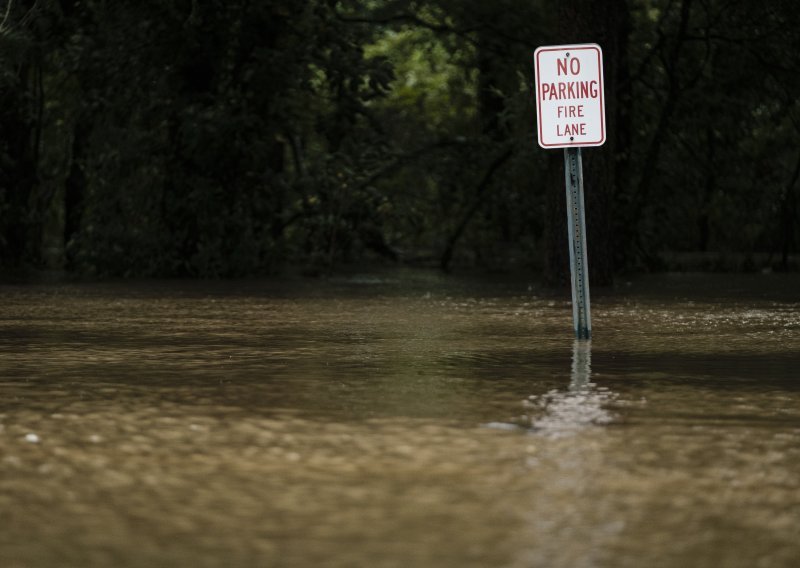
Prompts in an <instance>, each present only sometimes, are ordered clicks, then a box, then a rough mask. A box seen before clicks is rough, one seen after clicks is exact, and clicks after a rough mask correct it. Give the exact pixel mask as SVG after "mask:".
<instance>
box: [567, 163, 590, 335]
mask: <svg viewBox="0 0 800 568" xmlns="http://www.w3.org/2000/svg"><path fill="white" fill-rule="evenodd" d="M564 175H565V179H566V186H567V225H568V230H569V272H570V279H571V281H572V321H573V324H574V327H575V337H576V338H577V339H591V338H592V314H591V305H590V301H589V264H588V260H587V254H586V215H585V214H584V206H583V163H582V161H581V149H580V147H578V148H574V147H572V148H564Z"/></svg>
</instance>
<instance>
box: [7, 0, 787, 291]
mask: <svg viewBox="0 0 800 568" xmlns="http://www.w3.org/2000/svg"><path fill="white" fill-rule="evenodd" d="M571 42H596V43H599V44H600V45H601V46H602V47H603V50H604V56H605V77H606V100H607V112H608V124H609V140H608V142H607V144H606V145H605V146H603V147H602V148H598V149H587V150H586V151H585V152H584V160H585V161H584V167H585V173H586V195H587V197H586V199H587V209H588V223H589V246H590V250H589V252H590V256H589V260H590V265H591V268H592V278H593V281H594V282H595V283H598V284H602V283H608V282H609V281H610V279H611V277H612V276H613V275H614V274H615V273H619V272H620V271H651V270H661V269H681V268H705V269H734V270H762V269H766V270H780V269H783V270H787V269H792V268H797V260H796V259H797V253H798V245H799V244H800V223H798V200H799V196H798V192H799V191H800V190H798V177H799V176H800V143H798V142H800V108H798V94H800V10H798V9H797V6H796V4H795V3H794V2H792V1H789V0H786V1H764V2H753V1H751V0H492V1H491V2H489V1H485V0H419V1H407V0H406V1H402V2H401V1H393V0H343V1H332V0H305V1H301V0H262V1H258V0H139V1H136V2H133V1H130V2H124V1H114V0H85V1H80V2H79V1H67V0H60V1H56V0H36V1H32V0H24V1H23V0H5V1H0V266H2V267H3V268H12V267H34V268H48V269H57V270H66V271H70V272H74V273H76V274H87V275H92V276H189V277H234V276H244V275H256V274H265V273H272V272H275V271H277V270H279V269H281V268H282V267H284V266H287V265H295V266H302V267H305V268H306V269H307V270H308V271H310V272H317V273H321V272H325V271H330V270H332V269H335V268H336V267H337V266H341V265H342V263H348V262H365V261H370V262H373V261H375V260H378V259H382V260H386V261H387V262H406V263H420V264H426V265H431V264H433V265H438V266H441V267H442V268H444V269H451V268H454V267H460V266H469V267H479V268H482V269H489V270H514V269H537V270H539V269H540V270H543V272H544V274H545V275H546V277H547V278H548V279H549V280H550V281H558V280H560V279H562V278H563V277H564V274H565V271H566V270H567V264H566V255H567V245H566V229H565V228H564V227H565V213H564V200H565V198H564V187H563V184H564V181H563V180H564V178H563V170H562V168H563V154H562V152H561V151H558V150H550V151H545V150H542V149H541V148H539V146H538V145H537V144H536V136H535V111H534V106H533V89H532V83H533V79H534V77H533V51H534V49H535V48H536V47H538V46H540V45H547V44H561V43H571Z"/></svg>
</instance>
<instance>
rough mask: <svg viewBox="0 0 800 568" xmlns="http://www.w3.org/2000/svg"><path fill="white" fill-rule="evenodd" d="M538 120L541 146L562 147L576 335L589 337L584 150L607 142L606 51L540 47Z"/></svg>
mask: <svg viewBox="0 0 800 568" xmlns="http://www.w3.org/2000/svg"><path fill="white" fill-rule="evenodd" d="M533 58H534V64H535V68H536V119H537V122H538V132H537V134H538V139H539V145H540V146H541V147H542V148H545V149H549V148H564V175H565V179H566V186H567V217H568V218H567V225H568V228H569V259H570V275H571V278H572V318H573V322H574V325H575V337H577V338H578V339H591V337H592V315H591V308H590V305H589V270H588V269H589V265H588V261H587V258H586V214H585V213H584V206H583V165H582V164H581V148H582V147H590V146H602V145H603V144H605V141H606V119H605V116H606V115H605V95H604V94H603V93H604V89H603V50H602V49H600V46H599V45H597V44H594V43H587V44H577V45H552V46H543V47H540V48H538V49H537V50H536V51H535V52H534V54H533Z"/></svg>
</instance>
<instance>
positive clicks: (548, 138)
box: [533, 43, 606, 148]
mask: <svg viewBox="0 0 800 568" xmlns="http://www.w3.org/2000/svg"><path fill="white" fill-rule="evenodd" d="M533 58H534V61H535V65H536V121H537V123H538V132H539V146H541V147H542V148H568V147H580V146H602V145H603V144H604V143H605V141H606V109H605V98H604V96H603V50H602V49H600V46H599V45H597V44H594V43H587V44H581V45H550V46H543V47H540V48H538V49H537V50H536V51H535V52H534V55H533Z"/></svg>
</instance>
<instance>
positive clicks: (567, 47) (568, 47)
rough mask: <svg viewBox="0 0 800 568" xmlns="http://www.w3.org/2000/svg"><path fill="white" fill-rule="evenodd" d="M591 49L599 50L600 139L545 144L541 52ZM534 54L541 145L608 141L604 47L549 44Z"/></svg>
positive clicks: (593, 44) (548, 147) (576, 144)
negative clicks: (540, 67) (540, 71)
mask: <svg viewBox="0 0 800 568" xmlns="http://www.w3.org/2000/svg"><path fill="white" fill-rule="evenodd" d="M582 49H591V50H595V51H596V52H597V68H598V70H599V71H600V140H598V141H592V142H568V143H558V144H544V143H543V142H542V96H541V89H542V85H541V82H540V80H541V75H540V73H539V54H540V53H543V52H546V51H564V50H570V51H577V50H582ZM533 56H534V74H535V75H536V123H537V124H536V125H537V131H538V135H539V140H538V142H539V146H541V147H542V148H544V149H546V150H547V149H550V148H575V147H593V146H602V145H603V144H605V143H606V96H605V79H604V77H603V75H604V74H603V49H602V48H601V47H600V46H599V45H598V44H596V43H582V44H576V45H547V46H542V47H539V48H537V49H536V51H535V52H534V54H533Z"/></svg>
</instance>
